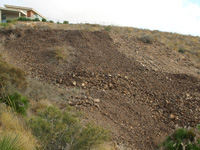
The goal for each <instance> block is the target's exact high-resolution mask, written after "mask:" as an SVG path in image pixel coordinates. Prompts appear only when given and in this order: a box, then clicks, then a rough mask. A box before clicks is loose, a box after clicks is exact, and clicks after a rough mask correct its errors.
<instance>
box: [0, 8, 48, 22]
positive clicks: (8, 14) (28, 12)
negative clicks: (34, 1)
mask: <svg viewBox="0 0 200 150" xmlns="http://www.w3.org/2000/svg"><path fill="white" fill-rule="evenodd" d="M19 17H26V18H30V19H35V18H38V19H39V20H40V21H42V19H46V18H45V17H44V16H42V15H41V14H40V13H39V12H37V11H36V10H35V9H33V8H29V7H21V6H13V5H4V7H0V23H6V22H7V20H11V19H17V18H19Z"/></svg>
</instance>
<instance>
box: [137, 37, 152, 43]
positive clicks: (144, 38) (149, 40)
mask: <svg viewBox="0 0 200 150" xmlns="http://www.w3.org/2000/svg"><path fill="white" fill-rule="evenodd" d="M139 40H140V41H141V42H143V43H147V44H152V43H153V41H154V38H153V37H152V36H150V35H142V36H141V37H140V38H139Z"/></svg>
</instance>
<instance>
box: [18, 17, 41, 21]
mask: <svg viewBox="0 0 200 150" xmlns="http://www.w3.org/2000/svg"><path fill="white" fill-rule="evenodd" d="M17 21H40V19H38V18H35V19H30V18H26V17H19V18H18V19H17Z"/></svg>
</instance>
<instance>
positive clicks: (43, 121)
mask: <svg viewBox="0 0 200 150" xmlns="http://www.w3.org/2000/svg"><path fill="white" fill-rule="evenodd" d="M29 125H30V127H31V129H32V131H33V134H34V135H35V136H36V137H37V138H38V139H39V140H40V142H41V145H42V148H43V149H47V150H55V149H56V150H62V149H70V150H77V149H80V150H87V149H90V148H91V147H93V146H94V145H97V144H100V143H102V142H103V141H104V140H108V139H109V134H108V132H107V131H105V130H104V129H102V128H100V127H96V126H94V125H91V124H90V125H87V126H86V127H83V126H81V124H80V122H79V120H78V114H77V113H73V112H71V111H69V110H65V111H64V112H63V111H61V110H60V109H58V108H56V107H53V106H49V107H47V108H46V109H45V110H43V111H40V112H39V113H38V116H37V117H32V118H31V119H30V120H29Z"/></svg>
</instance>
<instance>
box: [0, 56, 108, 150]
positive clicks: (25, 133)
mask: <svg viewBox="0 0 200 150" xmlns="http://www.w3.org/2000/svg"><path fill="white" fill-rule="evenodd" d="M0 58H1V59H0V84H1V86H0V149H1V150H36V149H44V150H55V149H57V150H63V149H67V150H77V149H80V150H89V149H92V148H95V147H96V146H98V145H99V144H102V143H105V142H107V141H110V139H111V136H110V133H109V131H107V130H105V129H104V128H102V127H99V126H97V125H95V124H93V123H89V124H82V123H81V121H80V120H81V117H82V115H81V113H80V112H78V111H77V110H75V109H73V108H71V107H70V106H68V105H67V103H65V102H63V101H62V102H61V103H62V105H63V106H64V107H62V108H60V107H59V105H58V103H57V104H56V103H52V102H51V101H49V100H43V99H42V98H44V95H45V94H42V93H39V92H38V93H37V95H38V96H37V97H36V96H33V95H31V94H30V91H32V92H33V93H34V91H35V89H34V88H35V87H36V86H32V85H31V84H32V82H31V79H30V77H29V78H28V77H27V76H26V74H25V73H24V72H23V71H22V70H20V69H18V68H15V67H13V66H11V65H9V64H7V63H6V62H5V61H4V60H3V58H2V57H0ZM37 82H39V81H37ZM35 84H37V87H40V88H41V86H46V85H45V84H39V83H35ZM49 86H51V85H49ZM41 89H42V88H41ZM48 89H50V88H47V89H46V90H48ZM27 91H29V92H27ZM32 92H31V93H32ZM33 93H32V94H33ZM44 93H45V92H44ZM23 95H27V97H29V98H30V99H28V98H27V97H26V96H23ZM55 98H56V97H54V99H55ZM57 99H59V96H58V95H57Z"/></svg>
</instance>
